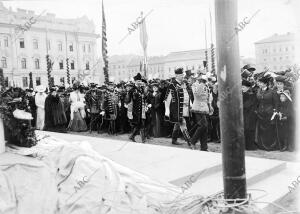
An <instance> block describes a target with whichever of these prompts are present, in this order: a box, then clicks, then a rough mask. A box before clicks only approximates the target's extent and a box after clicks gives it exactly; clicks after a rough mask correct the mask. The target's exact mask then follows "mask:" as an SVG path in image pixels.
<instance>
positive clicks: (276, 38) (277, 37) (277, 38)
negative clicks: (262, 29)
mask: <svg viewBox="0 0 300 214" xmlns="http://www.w3.org/2000/svg"><path fill="white" fill-rule="evenodd" d="M293 40H295V34H294V33H290V32H288V33H286V34H277V33H275V34H273V35H272V36H270V37H267V38H265V39H262V40H259V41H257V42H255V44H263V43H275V42H285V41H293Z"/></svg>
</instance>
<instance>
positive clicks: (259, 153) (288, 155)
mask: <svg viewBox="0 0 300 214" xmlns="http://www.w3.org/2000/svg"><path fill="white" fill-rule="evenodd" d="M69 133H71V134H77V135H85V136H90V137H102V138H110V139H114V140H124V141H128V136H129V134H118V135H108V134H107V133H100V134H98V133H97V132H96V131H94V132H92V133H90V132H69ZM136 141H137V143H141V138H140V136H139V135H138V136H136ZM178 142H181V143H184V144H183V145H172V144H171V139H170V138H151V139H147V143H149V144H154V145H161V146H171V147H178V148H183V149H189V147H188V145H187V144H186V143H185V141H184V140H182V139H178ZM196 146H197V149H199V148H200V144H199V143H198V144H197V145H196ZM208 150H209V151H210V152H218V153H220V152H221V144H220V143H215V142H210V143H208ZM246 155H247V156H251V157H259V158H269V159H276V160H283V161H299V158H298V157H297V153H296V152H280V151H272V152H267V151H263V150H255V151H246Z"/></svg>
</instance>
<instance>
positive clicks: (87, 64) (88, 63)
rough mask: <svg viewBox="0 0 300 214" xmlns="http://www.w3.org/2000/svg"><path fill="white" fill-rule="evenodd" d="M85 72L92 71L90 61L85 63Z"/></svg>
mask: <svg viewBox="0 0 300 214" xmlns="http://www.w3.org/2000/svg"><path fill="white" fill-rule="evenodd" d="M85 70H90V62H89V61H87V62H86V63H85Z"/></svg>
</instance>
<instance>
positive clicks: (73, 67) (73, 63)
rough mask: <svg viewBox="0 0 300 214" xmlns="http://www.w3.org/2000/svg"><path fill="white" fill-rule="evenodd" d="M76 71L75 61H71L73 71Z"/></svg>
mask: <svg viewBox="0 0 300 214" xmlns="http://www.w3.org/2000/svg"><path fill="white" fill-rule="evenodd" d="M74 69H75V62H74V60H72V61H71V70H74Z"/></svg>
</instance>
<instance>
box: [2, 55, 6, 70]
mask: <svg viewBox="0 0 300 214" xmlns="http://www.w3.org/2000/svg"><path fill="white" fill-rule="evenodd" d="M1 65H2V68H7V61H6V57H2V58H1Z"/></svg>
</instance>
